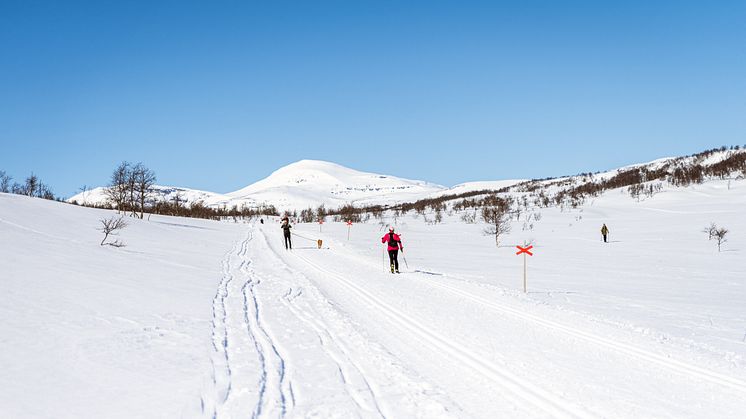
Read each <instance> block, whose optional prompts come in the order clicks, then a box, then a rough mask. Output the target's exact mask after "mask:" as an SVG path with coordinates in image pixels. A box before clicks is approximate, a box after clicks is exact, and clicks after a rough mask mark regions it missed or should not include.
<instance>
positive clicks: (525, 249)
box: [515, 244, 534, 292]
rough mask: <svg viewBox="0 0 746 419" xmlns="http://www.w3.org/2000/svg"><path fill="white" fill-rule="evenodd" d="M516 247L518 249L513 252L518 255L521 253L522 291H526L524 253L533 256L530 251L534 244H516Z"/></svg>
mask: <svg viewBox="0 0 746 419" xmlns="http://www.w3.org/2000/svg"><path fill="white" fill-rule="evenodd" d="M516 247H517V248H518V251H517V252H515V254H516V255H520V254H521V253H523V292H527V284H526V255H529V256H533V255H534V254H533V253H532V252H531V249H533V248H534V246H526V245H525V244H524V245H523V247H521V246H516Z"/></svg>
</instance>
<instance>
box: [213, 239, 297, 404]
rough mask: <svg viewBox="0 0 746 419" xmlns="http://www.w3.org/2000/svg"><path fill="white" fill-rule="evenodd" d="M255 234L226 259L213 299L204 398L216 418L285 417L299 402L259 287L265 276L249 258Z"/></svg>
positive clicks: (236, 247) (232, 250)
mask: <svg viewBox="0 0 746 419" xmlns="http://www.w3.org/2000/svg"><path fill="white" fill-rule="evenodd" d="M252 239H253V234H252V232H251V231H249V232H248V233H247V237H246V239H244V240H243V241H241V242H240V243H236V244H235V245H234V246H233V248H232V249H231V251H230V252H229V253H228V254H227V255H226V256H225V258H224V259H223V277H222V279H221V281H220V284H219V285H218V290H217V293H216V295H215V298H214V299H213V316H212V329H213V332H212V346H213V354H212V366H213V372H212V377H211V380H210V387H211V390H210V391H208V392H206V393H205V394H203V396H202V403H201V405H202V412H203V414H204V415H206V416H209V417H213V418H217V417H222V416H227V417H248V416H251V417H253V418H260V417H279V418H282V417H284V416H285V415H286V414H287V412H288V409H290V408H292V406H293V403H294V396H293V391H292V383H291V382H290V381H289V380H287V376H286V362H285V359H284V358H283V356H282V355H281V353H280V351H279V350H278V348H277V346H276V345H275V343H274V341H273V339H272V337H271V335H270V334H269V333H268V331H267V330H266V329H265V327H264V325H263V321H262V316H261V304H260V302H259V300H258V299H257V297H256V288H255V287H256V286H257V285H259V283H260V282H261V280H260V279H259V277H258V276H257V275H256V273H255V272H253V270H252V269H251V261H249V260H248V258H247V252H248V246H249V243H250V242H251V240H252Z"/></svg>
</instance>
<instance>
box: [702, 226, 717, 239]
mask: <svg viewBox="0 0 746 419" xmlns="http://www.w3.org/2000/svg"><path fill="white" fill-rule="evenodd" d="M717 229H718V226H716V225H715V223H710V225H709V226H708V227H705V228H704V230H702V231H704V232H705V233H707V240H712V238H713V237H715V232H716V231H717Z"/></svg>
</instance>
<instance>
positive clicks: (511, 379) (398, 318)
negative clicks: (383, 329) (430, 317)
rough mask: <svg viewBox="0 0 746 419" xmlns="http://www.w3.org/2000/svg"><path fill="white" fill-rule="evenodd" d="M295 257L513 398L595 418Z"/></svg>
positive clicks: (333, 274) (544, 408)
mask: <svg viewBox="0 0 746 419" xmlns="http://www.w3.org/2000/svg"><path fill="white" fill-rule="evenodd" d="M295 256H296V257H298V258H299V259H301V260H303V261H304V262H305V263H306V264H308V266H311V267H313V268H314V269H316V270H317V271H319V272H320V273H322V274H323V275H325V276H326V277H328V278H331V279H334V280H335V281H336V282H337V283H338V284H340V285H342V286H343V287H345V288H347V289H348V290H349V291H352V292H353V293H354V294H356V295H357V296H358V297H359V298H360V299H362V300H364V301H366V302H367V303H368V304H370V305H371V306H372V307H375V308H376V310H377V311H378V312H379V313H381V314H382V315H384V316H385V317H386V318H387V319H388V320H389V321H390V322H391V323H392V324H394V325H396V326H397V327H399V328H401V329H402V330H404V331H406V332H408V333H410V334H412V335H413V336H417V337H419V338H420V339H421V340H422V341H424V342H426V343H428V344H429V345H431V346H432V347H434V348H436V349H437V350H438V351H440V352H441V353H443V354H447V355H449V356H450V359H451V360H453V361H456V362H459V363H461V364H462V365H464V366H466V367H468V368H471V369H473V370H474V371H476V372H478V373H479V374H481V375H483V376H484V377H486V378H487V379H489V380H491V381H492V382H494V383H495V384H497V385H498V386H499V387H501V388H502V389H504V390H506V391H507V392H508V393H509V394H510V395H512V396H513V397H514V398H516V399H519V400H521V401H523V402H527V403H529V404H530V405H532V406H534V407H536V408H538V409H541V410H542V411H544V412H545V413H547V414H548V415H550V416H552V417H558V418H560V417H561V418H592V417H595V415H594V414H593V413H591V412H588V411H587V410H585V409H583V408H582V407H580V406H577V405H575V404H573V403H571V402H569V401H567V400H565V399H562V398H561V397H559V396H557V395H555V394H553V393H550V392H548V391H546V390H544V389H542V388H540V387H538V386H536V385H534V384H533V383H531V382H529V381H526V380H524V379H523V378H521V377H519V376H517V375H515V374H513V373H511V372H510V371H508V370H507V369H505V368H502V367H500V366H499V365H497V364H495V363H493V362H492V361H490V360H489V359H487V358H485V357H483V356H481V355H479V354H477V353H475V352H473V351H471V350H469V349H468V348H467V347H465V346H464V345H462V344H460V343H458V342H455V341H454V340H452V339H450V338H448V337H446V336H443V335H441V334H440V333H438V332H436V331H434V330H432V329H431V328H429V327H428V326H426V325H425V324H423V323H422V322H419V321H418V320H416V319H414V318H412V317H411V316H408V315H407V314H405V313H404V312H402V311H400V310H398V309H397V308H395V307H393V306H392V305H390V304H388V303H387V302H385V301H383V300H382V299H380V298H378V297H377V296H375V295H373V294H372V293H370V292H369V291H367V290H365V289H364V288H362V287H360V286H358V285H357V284H355V283H354V282H352V281H350V280H348V279H347V278H345V277H344V276H341V275H339V274H337V273H336V272H332V271H330V270H328V269H325V268H323V267H321V266H319V265H317V264H316V263H314V262H312V261H311V260H309V259H308V258H306V257H304V256H301V255H300V254H297V253H295Z"/></svg>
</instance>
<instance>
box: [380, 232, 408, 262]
mask: <svg viewBox="0 0 746 419" xmlns="http://www.w3.org/2000/svg"><path fill="white" fill-rule="evenodd" d="M381 243H387V244H388V250H389V262H390V263H391V273H394V272H396V273H399V259H398V258H397V256H398V255H399V249H401V251H402V252H404V246H403V245H402V244H401V237H399V235H398V234H394V227H389V233H388V234H386V235H385V236H383V237H382V238H381Z"/></svg>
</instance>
